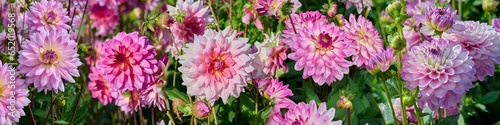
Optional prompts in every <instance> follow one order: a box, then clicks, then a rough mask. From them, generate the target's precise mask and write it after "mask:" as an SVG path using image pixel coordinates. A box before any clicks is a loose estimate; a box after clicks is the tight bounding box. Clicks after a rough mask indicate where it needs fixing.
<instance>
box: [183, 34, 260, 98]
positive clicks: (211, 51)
mask: <svg viewBox="0 0 500 125" xmlns="http://www.w3.org/2000/svg"><path fill="white" fill-rule="evenodd" d="M247 42H248V39H247V38H237V37H236V31H234V32H229V27H228V28H226V29H225V30H223V31H220V32H216V31H214V30H207V31H206V32H205V34H203V35H202V36H199V35H195V37H194V43H189V44H187V48H184V49H183V50H184V52H186V53H185V54H184V55H181V56H180V57H179V59H180V60H179V63H180V64H182V66H181V67H179V71H180V72H181V73H182V74H183V75H182V80H183V81H184V82H183V83H182V85H184V86H186V87H187V93H188V94H189V95H193V96H198V97H200V98H204V99H207V100H208V101H209V102H215V101H217V100H218V99H219V98H222V101H223V102H224V103H226V102H227V99H228V98H229V96H234V97H239V95H240V92H242V91H244V90H245V86H246V85H247V82H246V81H247V80H249V79H250V72H252V71H253V69H254V68H253V67H252V66H251V62H252V61H251V59H252V58H251V57H250V56H249V55H248V54H247V52H248V51H249V49H250V45H249V44H247Z"/></svg>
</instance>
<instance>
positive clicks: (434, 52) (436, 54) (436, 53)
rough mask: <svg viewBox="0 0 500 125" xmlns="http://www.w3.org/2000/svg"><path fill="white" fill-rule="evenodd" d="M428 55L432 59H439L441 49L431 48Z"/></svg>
mask: <svg viewBox="0 0 500 125" xmlns="http://www.w3.org/2000/svg"><path fill="white" fill-rule="evenodd" d="M429 53H430V54H431V56H433V57H441V56H442V54H441V49H439V48H432V49H430V50H429Z"/></svg>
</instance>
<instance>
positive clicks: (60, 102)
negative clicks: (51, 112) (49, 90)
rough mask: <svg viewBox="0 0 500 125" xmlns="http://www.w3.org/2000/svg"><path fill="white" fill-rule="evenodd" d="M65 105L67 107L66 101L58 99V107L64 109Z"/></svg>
mask: <svg viewBox="0 0 500 125" xmlns="http://www.w3.org/2000/svg"><path fill="white" fill-rule="evenodd" d="M64 105H66V100H65V99H64V98H63V97H61V98H57V106H60V107H64Z"/></svg>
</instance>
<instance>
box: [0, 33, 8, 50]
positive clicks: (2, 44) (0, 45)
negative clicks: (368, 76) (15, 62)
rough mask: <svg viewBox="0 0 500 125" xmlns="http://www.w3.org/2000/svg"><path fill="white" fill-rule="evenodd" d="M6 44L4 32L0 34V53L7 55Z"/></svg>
mask: <svg viewBox="0 0 500 125" xmlns="http://www.w3.org/2000/svg"><path fill="white" fill-rule="evenodd" d="M8 43H9V40H8V39H7V33H5V31H2V32H0V53H7V52H8V51H7V50H8V47H9V46H8Z"/></svg>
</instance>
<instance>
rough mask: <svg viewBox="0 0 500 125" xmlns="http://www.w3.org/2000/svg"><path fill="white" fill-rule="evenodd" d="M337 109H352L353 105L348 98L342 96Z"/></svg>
mask: <svg viewBox="0 0 500 125" xmlns="http://www.w3.org/2000/svg"><path fill="white" fill-rule="evenodd" d="M337 107H339V108H343V109H351V108H352V103H351V101H350V100H349V99H348V98H347V97H345V96H341V97H340V98H339V100H338V101H337Z"/></svg>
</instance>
